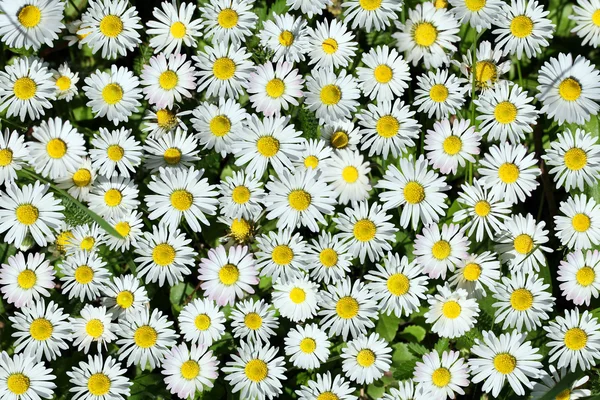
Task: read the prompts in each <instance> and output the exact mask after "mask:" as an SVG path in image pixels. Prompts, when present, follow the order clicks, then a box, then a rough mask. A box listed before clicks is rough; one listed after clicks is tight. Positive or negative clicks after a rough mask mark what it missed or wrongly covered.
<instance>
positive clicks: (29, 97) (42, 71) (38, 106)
mask: <svg viewBox="0 0 600 400" xmlns="http://www.w3.org/2000/svg"><path fill="white" fill-rule="evenodd" d="M19 1H22V0H19ZM38 2H41V0H35V3H38ZM3 16H4V15H0V18H1V17H3ZM54 98H55V90H54V84H53V83H52V72H51V71H50V70H49V69H48V68H47V67H46V64H45V63H44V61H43V60H41V59H39V58H35V57H29V58H26V57H21V58H18V59H17V60H16V61H15V62H13V63H12V65H7V66H6V67H5V68H4V71H0V111H4V110H6V117H7V118H10V117H13V116H14V117H16V116H18V117H19V119H20V120H21V122H23V121H25V116H28V117H29V119H32V120H33V119H38V118H40V117H41V116H43V115H45V110H44V109H47V108H48V109H49V108H52V104H50V100H54Z"/></svg>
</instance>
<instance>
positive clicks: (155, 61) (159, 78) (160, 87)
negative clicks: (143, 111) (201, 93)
mask: <svg viewBox="0 0 600 400" xmlns="http://www.w3.org/2000/svg"><path fill="white" fill-rule="evenodd" d="M149 63H150V64H149V65H144V68H143V69H142V74H141V76H140V77H141V84H142V86H144V88H143V92H144V94H145V95H146V96H145V98H146V99H147V100H148V101H149V102H150V104H154V105H156V107H159V108H173V105H174V103H175V102H178V103H179V102H181V101H182V99H184V98H191V97H192V96H193V94H192V93H193V91H194V89H196V82H195V78H194V72H195V71H194V67H193V66H192V61H191V60H187V59H186V56H185V54H171V55H170V56H169V57H168V58H167V57H165V55H164V54H162V53H160V54H158V55H156V56H154V57H152V58H150V60H149Z"/></svg>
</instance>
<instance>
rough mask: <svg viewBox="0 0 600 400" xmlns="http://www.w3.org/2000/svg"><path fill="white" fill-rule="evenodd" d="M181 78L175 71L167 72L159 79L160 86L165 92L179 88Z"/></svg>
mask: <svg viewBox="0 0 600 400" xmlns="http://www.w3.org/2000/svg"><path fill="white" fill-rule="evenodd" d="M177 82H179V77H178V76H177V74H176V73H175V72H174V71H171V70H167V71H165V72H163V73H162V74H160V76H159V77H158V85H159V86H160V87H161V88H162V89H165V90H171V89H173V88H174V87H175V86H177Z"/></svg>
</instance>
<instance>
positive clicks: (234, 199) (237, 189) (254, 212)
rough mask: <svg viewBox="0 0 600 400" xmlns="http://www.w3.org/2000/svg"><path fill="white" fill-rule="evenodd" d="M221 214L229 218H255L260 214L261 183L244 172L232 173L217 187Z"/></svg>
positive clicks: (262, 192)
mask: <svg viewBox="0 0 600 400" xmlns="http://www.w3.org/2000/svg"><path fill="white" fill-rule="evenodd" d="M219 195H220V196H219V203H220V208H221V214H222V215H224V216H226V217H231V218H247V219H253V218H257V217H258V215H259V214H260V213H261V212H262V202H263V197H264V190H263V189H262V182H260V180H258V179H257V178H255V177H254V176H253V175H248V174H245V173H244V171H237V172H233V175H232V176H228V177H227V178H225V179H224V180H223V181H221V184H220V186H219Z"/></svg>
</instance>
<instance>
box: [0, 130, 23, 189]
mask: <svg viewBox="0 0 600 400" xmlns="http://www.w3.org/2000/svg"><path fill="white" fill-rule="evenodd" d="M29 150H30V149H29V142H27V143H26V142H25V137H24V135H19V133H18V132H17V131H11V130H10V129H8V128H6V129H5V130H4V134H2V132H1V131H0V185H9V184H11V183H13V182H14V181H15V179H17V171H20V170H21V169H22V168H23V167H25V166H27V164H28V162H29V160H30V158H29Z"/></svg>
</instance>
